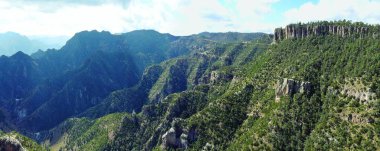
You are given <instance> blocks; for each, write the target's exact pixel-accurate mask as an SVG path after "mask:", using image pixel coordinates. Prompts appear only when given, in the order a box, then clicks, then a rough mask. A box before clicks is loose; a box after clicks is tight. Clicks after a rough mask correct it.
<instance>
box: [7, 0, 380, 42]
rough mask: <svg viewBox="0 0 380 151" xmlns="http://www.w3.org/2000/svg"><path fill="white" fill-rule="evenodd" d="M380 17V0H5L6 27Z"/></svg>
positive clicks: (116, 29)
mask: <svg viewBox="0 0 380 151" xmlns="http://www.w3.org/2000/svg"><path fill="white" fill-rule="evenodd" d="M342 19H346V20H352V21H363V22H366V23H371V24H378V23H380V0H311V1H307V0H54V1H52V0H0V32H7V31H13V32H17V33H20V34H23V35H27V36H72V35H73V34H75V33H76V32H79V31H83V30H94V29H95V30H99V31H102V30H106V31H110V32H112V33H123V32H128V31H132V30H138V29H154V30H157V31H159V32H162V33H171V34H173V35H190V34H196V33H200V32H204V31H209V32H228V31H233V32H265V33H272V32H273V30H274V28H276V27H281V26H285V25H287V24H289V23H296V22H309V21H317V20H342Z"/></svg>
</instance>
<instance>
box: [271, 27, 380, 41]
mask: <svg viewBox="0 0 380 151" xmlns="http://www.w3.org/2000/svg"><path fill="white" fill-rule="evenodd" d="M379 33H380V27H378V26H374V27H372V28H371V26H370V25H361V26H359V25H338V24H334V23H325V24H313V23H311V24H290V25H287V26H285V28H276V29H275V30H274V36H273V41H274V42H278V41H281V40H285V39H293V38H296V39H302V38H306V37H308V36H324V35H336V36H339V37H349V36H353V37H355V38H364V37H372V38H375V39H377V38H380V36H379Z"/></svg>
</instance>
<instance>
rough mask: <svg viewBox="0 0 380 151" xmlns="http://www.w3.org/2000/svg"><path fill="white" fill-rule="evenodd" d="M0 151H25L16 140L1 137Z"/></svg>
mask: <svg viewBox="0 0 380 151" xmlns="http://www.w3.org/2000/svg"><path fill="white" fill-rule="evenodd" d="M0 151H25V149H24V148H23V147H22V145H21V143H20V142H19V141H18V140H17V139H15V138H13V137H11V136H3V137H1V138H0Z"/></svg>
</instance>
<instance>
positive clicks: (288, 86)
mask: <svg viewBox="0 0 380 151" xmlns="http://www.w3.org/2000/svg"><path fill="white" fill-rule="evenodd" d="M311 89H312V85H311V83H310V82H303V81H296V80H293V79H287V78H284V79H281V80H278V81H277V84H276V89H275V94H276V101H279V100H280V97H281V96H285V95H288V96H290V95H293V94H295V93H305V92H306V93H308V92H310V91H311Z"/></svg>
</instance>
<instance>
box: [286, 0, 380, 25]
mask: <svg viewBox="0 0 380 151" xmlns="http://www.w3.org/2000/svg"><path fill="white" fill-rule="evenodd" d="M284 16H285V22H287V23H289V22H293V23H294V22H299V21H301V22H307V21H317V20H342V19H346V20H352V21H363V22H366V23H372V24H378V23H380V1H379V0H320V1H319V2H318V3H315V4H314V3H310V2H308V3H305V4H303V5H302V6H300V7H299V8H294V9H291V10H289V11H287V12H285V14H284Z"/></svg>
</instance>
